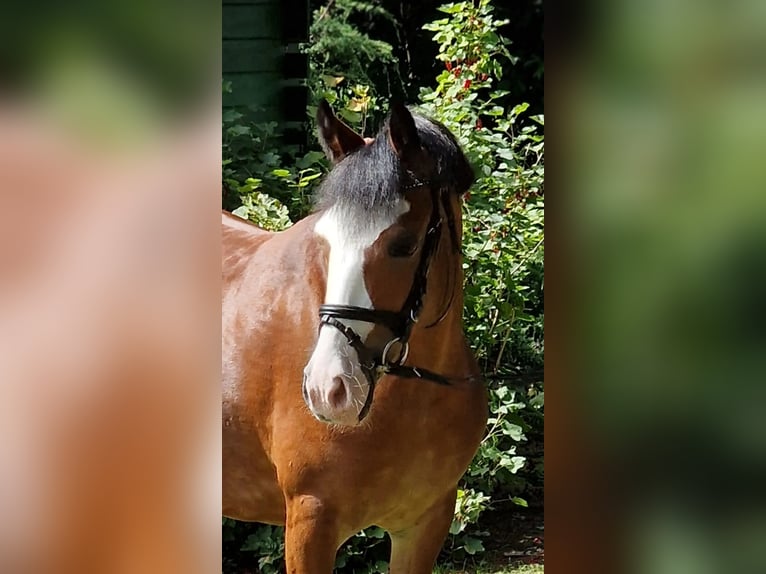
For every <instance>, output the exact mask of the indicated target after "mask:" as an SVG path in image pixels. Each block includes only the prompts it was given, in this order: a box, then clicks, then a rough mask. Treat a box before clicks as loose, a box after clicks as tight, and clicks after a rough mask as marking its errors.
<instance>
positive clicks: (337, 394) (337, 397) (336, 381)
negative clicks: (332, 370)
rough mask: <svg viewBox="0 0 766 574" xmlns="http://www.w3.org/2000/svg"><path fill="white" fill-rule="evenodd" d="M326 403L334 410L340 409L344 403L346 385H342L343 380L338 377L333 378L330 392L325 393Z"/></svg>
mask: <svg viewBox="0 0 766 574" xmlns="http://www.w3.org/2000/svg"><path fill="white" fill-rule="evenodd" d="M327 402H328V403H330V406H332V407H333V408H335V409H337V408H340V407H341V406H343V404H344V403H345V402H346V385H344V384H343V379H341V378H340V377H334V378H333V380H332V386H331V387H330V392H328V393H327Z"/></svg>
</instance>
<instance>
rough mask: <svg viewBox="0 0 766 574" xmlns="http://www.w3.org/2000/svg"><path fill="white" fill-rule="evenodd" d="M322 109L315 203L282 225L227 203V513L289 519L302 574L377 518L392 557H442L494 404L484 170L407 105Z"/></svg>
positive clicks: (291, 559)
mask: <svg viewBox="0 0 766 574" xmlns="http://www.w3.org/2000/svg"><path fill="white" fill-rule="evenodd" d="M317 124H318V132H319V139H320V143H321V144H322V147H323V148H324V149H325V151H326V153H327V155H328V157H329V159H330V160H331V162H332V163H333V168H332V170H331V171H330V173H329V174H328V175H327V176H326V178H325V180H324V181H323V182H322V184H321V186H320V188H319V193H318V202H317V210H316V211H315V212H314V213H313V214H311V215H309V216H308V217H306V218H305V219H302V220H301V221H299V222H297V223H296V224H295V225H294V226H292V227H290V228H289V229H287V230H285V231H282V232H277V233H272V232H266V231H264V230H261V229H259V228H257V227H256V226H254V225H251V224H249V223H247V222H245V221H243V220H241V219H239V218H236V217H234V216H232V215H230V214H226V213H224V214H223V287H222V290H223V307H222V321H223V325H222V336H223V348H222V352H223V361H222V370H223V396H222V401H223V409H222V410H223V412H222V414H223V514H224V515H225V516H227V517H231V518H236V519H238V520H245V521H258V522H265V523H270V524H285V525H286V529H285V560H286V567H287V571H288V572H289V573H291V574H320V573H329V572H331V571H332V568H333V564H334V562H335V554H336V552H337V550H338V548H339V547H340V545H341V544H342V543H343V542H344V541H345V540H347V539H348V538H349V537H351V536H352V535H353V534H355V533H356V532H358V531H360V530H362V529H364V528H366V527H368V526H371V525H377V526H380V527H382V528H383V529H384V530H386V531H387V532H388V533H389V535H390V537H391V561H390V571H391V573H392V574H402V573H407V574H421V573H430V572H431V571H432V569H433V566H434V563H435V561H436V558H437V555H438V554H439V551H440V549H441V546H442V544H443V542H444V539H445V537H446V535H447V532H448V530H449V526H450V524H451V521H452V516H453V512H454V507H455V499H456V491H457V484H458V481H459V480H460V478H461V476H462V475H463V473H464V472H465V470H466V468H467V467H468V464H469V463H470V461H471V459H472V458H473V456H474V454H475V452H476V450H477V448H478V446H479V443H480V441H481V438H482V435H483V432H484V428H485V425H486V420H487V394H486V388H485V387H484V385H483V384H482V383H481V381H480V376H479V369H478V366H477V363H476V361H475V359H474V357H473V355H472V353H471V351H470V349H469V346H468V344H467V342H466V339H465V336H464V333H463V327H462V311H463V290H462V283H463V273H462V258H461V254H460V242H461V238H462V232H461V230H462V218H461V196H462V194H463V193H465V192H466V191H467V190H468V188H469V187H470V185H471V184H472V183H473V173H472V170H471V168H470V165H469V163H468V161H467V160H466V158H465V156H464V154H463V152H462V151H461V149H460V147H459V145H458V144H457V142H456V140H455V138H454V136H453V135H452V134H451V133H450V132H449V131H448V130H447V129H446V128H445V127H443V126H442V125H441V124H439V123H437V122H434V121H432V120H429V119H426V118H425V117H421V116H419V115H413V114H412V113H411V112H410V111H409V110H408V109H407V108H406V107H405V106H403V105H393V106H392V110H391V113H390V115H389V117H388V119H387V121H386V122H385V124H384V126H383V128H382V129H381V131H380V133H379V134H378V135H377V136H376V137H375V138H374V139H367V140H365V139H364V138H362V137H361V136H360V135H358V134H356V133H355V132H353V130H351V129H350V128H349V127H348V126H346V125H345V124H343V123H342V122H341V121H340V120H338V119H337V118H336V117H335V116H334V114H333V112H332V110H331V109H330V107H329V105H328V104H327V103H326V102H322V103H321V104H320V105H319V107H318V111H317ZM301 381H302V382H301Z"/></svg>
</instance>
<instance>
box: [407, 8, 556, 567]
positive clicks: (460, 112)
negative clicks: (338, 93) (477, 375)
mask: <svg viewBox="0 0 766 574" xmlns="http://www.w3.org/2000/svg"><path fill="white" fill-rule="evenodd" d="M440 10H441V11H442V12H444V13H445V14H447V15H448V17H447V18H442V19H439V20H437V21H435V22H432V23H431V24H428V25H426V26H425V28H426V29H427V30H430V31H432V32H434V39H435V40H436V41H437V42H438V43H439V55H438V59H439V60H441V61H442V62H444V70H443V71H442V72H441V73H440V74H439V75H438V76H437V78H436V82H437V84H436V87H435V88H423V89H422V90H421V100H422V102H423V106H422V109H423V110H424V111H425V112H426V113H427V114H428V115H430V116H432V117H435V118H436V119H438V120H440V121H441V122H442V123H444V125H445V126H446V127H447V128H448V129H450V131H452V132H453V133H454V134H455V136H456V137H457V138H458V141H459V142H460V144H461V145H462V147H463V150H464V151H465V153H466V155H467V156H468V158H469V160H470V161H471V163H472V165H473V166H474V170H475V172H476V176H477V180H476V183H475V184H474V186H473V188H472V189H471V192H470V193H469V194H468V195H467V196H466V202H465V213H464V217H463V227H464V229H463V232H464V236H463V237H464V239H463V246H464V253H465V262H464V264H463V267H464V272H465V274H466V277H467V278H468V280H467V281H466V285H465V311H464V319H465V330H466V335H467V336H468V338H469V340H470V341H471V346H472V348H473V349H474V352H475V353H476V356H477V358H478V360H479V363H480V366H481V368H482V371H483V373H484V375H485V377H486V378H487V380H488V381H489V382H490V384H491V386H490V412H491V416H490V418H489V428H488V431H487V435H486V437H485V438H484V440H483V442H482V444H481V446H480V448H479V452H478V454H477V456H476V457H475V458H474V461H473V463H472V465H471V467H470V468H469V470H468V472H467V473H466V476H465V478H464V482H465V484H466V486H467V487H469V488H468V489H467V490H465V493H466V494H465V497H466V499H465V500H464V501H462V502H461V501H459V505H458V510H459V509H460V508H461V506H460V505H461V504H462V505H463V507H465V508H471V509H472V510H473V511H474V514H470V515H468V516H469V517H470V518H473V519H474V520H469V522H468V523H466V522H465V521H461V522H460V524H461V528H457V529H456V528H455V524H457V521H458V518H456V523H453V529H452V530H451V533H452V534H453V535H456V536H457V538H458V539H457V540H452V541H451V548H452V549H453V552H452V555H451V558H452V559H461V558H462V556H461V553H460V552H457V551H460V550H462V551H464V552H465V553H468V554H470V552H469V550H473V549H474V548H478V543H475V542H473V541H472V540H473V539H474V538H475V537H476V536H478V534H480V531H479V530H478V529H477V528H473V529H471V528H468V527H467V525H468V524H474V523H475V522H476V520H475V519H476V518H478V514H479V513H480V512H481V510H483V509H484V508H486V507H487V506H489V505H491V504H492V501H493V500H500V499H510V500H512V501H513V502H514V503H516V504H518V505H520V506H526V505H527V501H526V500H525V499H524V498H522V497H521V494H526V492H525V490H526V488H527V484H526V480H524V479H520V478H519V477H518V476H517V475H518V473H519V472H520V471H521V470H522V469H523V468H524V466H525V464H526V462H527V461H526V457H525V456H522V455H521V453H517V448H518V446H519V444H522V443H524V442H525V441H526V440H527V434H528V433H534V434H535V435H537V436H541V434H542V409H543V396H544V395H543V394H542V391H541V384H540V380H538V378H536V377H532V379H531V380H529V381H528V383H527V384H526V385H516V386H517V387H518V388H513V387H512V386H510V385H508V384H507V381H513V380H514V379H515V378H516V377H517V376H518V375H520V374H521V373H529V372H530V371H532V372H533V373H535V372H537V371H539V370H540V369H541V367H542V364H543V351H544V345H543V318H544V310H543V296H542V294H543V253H544V252H543V245H544V241H543V238H544V233H543V195H544V162H543V153H544V136H543V135H542V133H540V130H541V129H542V127H543V126H544V119H543V117H542V116H532V117H529V118H524V112H526V110H527V109H528V105H527V104H525V103H522V104H516V105H513V104H512V103H511V99H510V96H511V95H510V94H509V93H508V92H507V91H503V90H499V89H496V88H495V86H496V84H497V82H498V81H499V80H500V79H501V77H502V73H503V70H504V65H507V64H512V63H513V59H512V58H511V56H510V54H509V52H508V50H507V47H506V44H507V42H506V41H505V40H504V39H503V38H502V37H501V36H499V35H498V34H497V29H498V27H499V26H501V25H503V24H504V23H505V22H504V21H501V20H497V19H495V18H494V17H493V7H492V5H491V4H490V2H489V1H488V0H480V1H479V2H478V3H473V2H457V3H451V4H447V5H445V6H443V7H442V8H440ZM524 120H526V121H524ZM540 379H541V375H540ZM531 454H533V456H535V466H534V469H533V470H530V471H528V473H527V478H530V479H533V480H541V476H540V475H539V473H540V472H541V471H542V468H541V466H538V465H537V462H538V460H537V459H538V458H541V455H540V453H537V452H533V453H531ZM466 541H469V544H470V546H468V547H466Z"/></svg>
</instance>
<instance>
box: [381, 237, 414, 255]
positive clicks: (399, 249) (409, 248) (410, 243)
mask: <svg viewBox="0 0 766 574" xmlns="http://www.w3.org/2000/svg"><path fill="white" fill-rule="evenodd" d="M417 250H418V241H417V239H416V238H415V237H412V236H411V235H405V236H403V237H397V238H396V239H394V240H393V241H392V242H391V243H390V244H389V246H388V254H389V255H390V256H391V257H412V256H413V255H414V254H415V252H416V251H417Z"/></svg>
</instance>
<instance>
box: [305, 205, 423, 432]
mask: <svg viewBox="0 0 766 574" xmlns="http://www.w3.org/2000/svg"><path fill="white" fill-rule="evenodd" d="M409 209H410V205H409V203H408V202H407V201H405V200H401V201H399V202H398V203H397V204H396V206H395V207H394V208H393V209H391V210H389V212H388V213H384V214H381V215H378V216H377V217H373V218H371V220H370V221H369V222H367V224H366V225H359V224H356V225H355V224H354V223H349V218H348V217H344V215H345V214H344V213H343V212H342V211H340V210H339V209H338V208H336V207H332V208H330V209H328V210H327V211H326V212H325V213H324V214H323V215H322V217H321V218H320V219H319V221H317V223H316V226H315V227H314V230H315V232H316V233H317V235H319V236H320V237H323V238H324V239H325V240H326V241H327V243H328V244H329V246H330V254H329V261H328V266H327V288H326V292H325V298H324V302H325V304H334V305H352V306H355V307H362V308H365V309H372V308H373V307H372V301H371V300H370V295H369V293H368V292H367V288H366V286H365V283H364V254H365V250H366V249H367V248H368V247H370V246H371V245H372V244H373V243H374V242H375V241H376V240H377V239H378V237H380V234H381V233H382V232H383V231H385V230H386V229H388V228H389V227H391V225H393V224H394V223H395V222H396V220H397V219H398V218H399V217H400V216H401V215H403V214H404V213H407V212H408V211H409ZM341 321H342V322H343V323H344V324H345V325H348V326H349V327H351V328H352V329H353V330H354V331H355V332H356V333H358V334H359V336H360V337H361V338H362V340H364V339H366V337H367V336H368V335H369V334H370V331H371V330H372V329H373V327H374V325H372V324H371V323H366V322H364V321H350V320H347V319H341ZM336 377H340V378H341V379H343V381H344V385H345V386H346V390H347V396H348V403H347V405H345V406H338V405H337V404H336V405H333V404H331V402H332V401H331V400H330V396H329V394H330V390H331V389H332V382H333V380H334V379H335V378H336ZM368 387H369V384H368V382H367V380H366V378H365V377H364V375H363V373H362V371H361V369H360V368H359V359H358V357H357V355H356V351H354V350H353V349H352V348H351V346H350V345H349V344H348V341H347V340H346V338H345V337H344V336H343V334H342V333H341V332H340V331H338V330H337V329H335V328H333V327H331V326H324V327H322V329H320V331H319V339H318V341H317V345H316V347H315V348H314V352H313V354H312V355H311V359H310V360H309V363H308V365H307V366H306V389H307V390H308V395H309V396H310V397H311V398H310V399H309V406H310V408H311V410H312V411H313V412H314V414H317V415H322V417H324V418H325V419H326V420H332V421H334V422H335V421H338V422H341V421H345V422H349V421H352V420H355V417H357V416H358V414H359V412H360V411H361V409H362V406H363V405H364V402H365V400H366V398H367V393H368V391H369V388H368Z"/></svg>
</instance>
